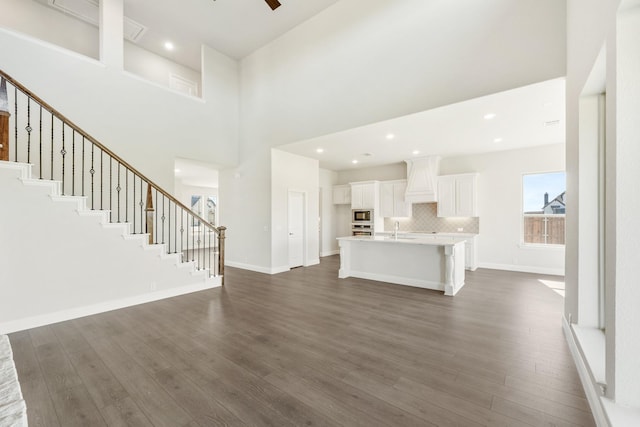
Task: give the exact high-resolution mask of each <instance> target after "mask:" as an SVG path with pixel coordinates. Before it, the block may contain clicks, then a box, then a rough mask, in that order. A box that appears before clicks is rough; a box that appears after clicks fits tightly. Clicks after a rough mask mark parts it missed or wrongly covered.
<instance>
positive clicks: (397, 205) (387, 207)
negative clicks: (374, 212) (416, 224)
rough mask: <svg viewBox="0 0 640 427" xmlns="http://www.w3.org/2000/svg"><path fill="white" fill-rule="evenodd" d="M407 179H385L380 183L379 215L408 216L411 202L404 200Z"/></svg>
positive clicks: (387, 216)
mask: <svg viewBox="0 0 640 427" xmlns="http://www.w3.org/2000/svg"><path fill="white" fill-rule="evenodd" d="M406 189H407V181H406V180H399V181H386V182H382V183H380V215H381V216H382V217H384V218H391V217H410V216H411V211H412V209H411V207H412V205H411V203H407V202H405V199H404V193H405V191H406Z"/></svg>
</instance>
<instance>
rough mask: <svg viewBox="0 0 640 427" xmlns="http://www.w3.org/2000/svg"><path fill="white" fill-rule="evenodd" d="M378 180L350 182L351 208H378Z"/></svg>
mask: <svg viewBox="0 0 640 427" xmlns="http://www.w3.org/2000/svg"><path fill="white" fill-rule="evenodd" d="M378 200H379V199H378V181H374V182H354V183H351V209H374V210H378V208H379V204H380V203H379V201H378Z"/></svg>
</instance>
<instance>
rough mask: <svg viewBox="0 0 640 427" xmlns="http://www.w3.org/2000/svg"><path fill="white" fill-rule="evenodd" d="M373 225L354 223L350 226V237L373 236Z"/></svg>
mask: <svg viewBox="0 0 640 427" xmlns="http://www.w3.org/2000/svg"><path fill="white" fill-rule="evenodd" d="M373 232H374V230H373V224H372V223H370V222H354V223H352V224H351V235H352V236H373Z"/></svg>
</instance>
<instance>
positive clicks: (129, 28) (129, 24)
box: [124, 16, 147, 43]
mask: <svg viewBox="0 0 640 427" xmlns="http://www.w3.org/2000/svg"><path fill="white" fill-rule="evenodd" d="M146 32H147V27H145V26H144V25H142V24H141V23H139V22H136V21H134V20H133V19H131V18H127V17H126V16H125V17H124V38H125V39H127V40H129V41H132V42H134V43H137V42H138V40H140V39H141V38H142V36H144V33H146Z"/></svg>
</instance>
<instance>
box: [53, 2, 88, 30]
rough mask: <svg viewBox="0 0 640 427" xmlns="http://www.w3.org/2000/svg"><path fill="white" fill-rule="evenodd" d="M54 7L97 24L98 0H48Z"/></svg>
mask: <svg viewBox="0 0 640 427" xmlns="http://www.w3.org/2000/svg"><path fill="white" fill-rule="evenodd" d="M49 5H51V7H53V8H54V9H58V10H59V11H61V12H64V13H66V14H67V15H71V16H73V17H75V18H78V19H81V20H83V21H85V22H88V23H90V24H93V25H95V26H98V17H99V16H100V12H99V9H98V0H49Z"/></svg>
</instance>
